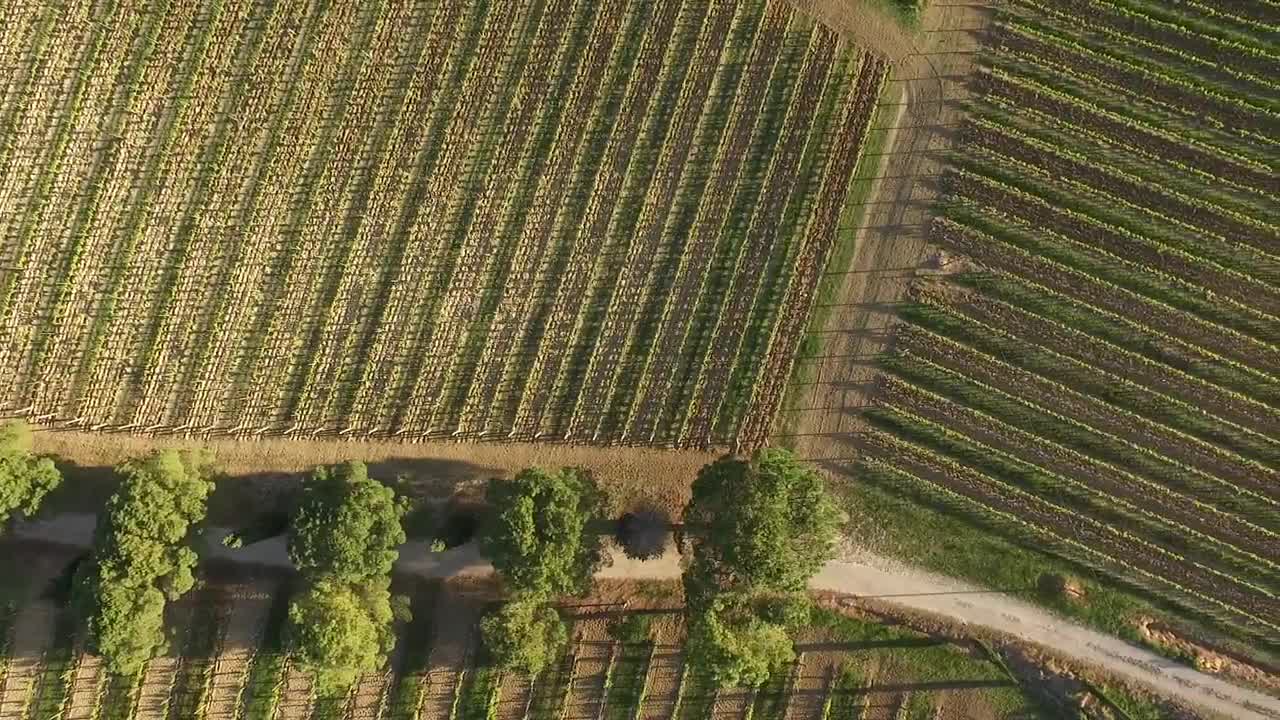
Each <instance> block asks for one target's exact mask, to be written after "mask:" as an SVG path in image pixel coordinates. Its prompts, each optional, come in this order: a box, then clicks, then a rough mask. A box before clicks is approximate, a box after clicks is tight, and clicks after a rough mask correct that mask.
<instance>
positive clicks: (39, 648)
mask: <svg viewBox="0 0 1280 720" xmlns="http://www.w3.org/2000/svg"><path fill="white" fill-rule="evenodd" d="M57 616H58V611H57V608H55V607H54V606H53V605H52V604H51V603H48V602H45V601H37V602H34V603H31V604H29V605H27V606H26V607H24V608H23V609H22V610H19V611H18V615H17V617H15V618H14V622H13V630H12V632H13V639H12V642H11V643H10V646H9V647H10V648H11V649H10V651H9V658H10V659H9V669H8V671H7V672H6V673H5V675H4V685H3V686H2V687H0V720H22V718H23V716H24V715H25V714H26V712H27V706H28V705H29V704H30V702H31V700H32V698H33V697H34V695H35V689H36V681H37V680H38V679H39V678H40V670H41V668H42V667H43V666H44V654H45V652H47V651H48V650H49V648H50V647H51V646H52V645H53V630H54V623H55V621H56V620H57Z"/></svg>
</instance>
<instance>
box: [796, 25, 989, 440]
mask: <svg viewBox="0 0 1280 720" xmlns="http://www.w3.org/2000/svg"><path fill="white" fill-rule="evenodd" d="M796 1H797V2H802V1H803V0H796ZM808 4H809V5H810V6H811V7H812V8H813V11H814V12H815V13H817V14H818V15H819V16H820V17H822V18H823V19H824V20H825V21H826V22H828V23H830V24H831V25H832V26H833V27H835V28H836V29H837V30H838V31H840V32H842V33H844V34H847V35H848V36H849V37H851V38H853V39H854V40H855V41H859V40H861V42H863V43H865V44H866V45H868V46H869V47H875V48H879V49H881V50H882V51H884V52H886V54H887V55H888V56H889V57H890V58H892V59H893V60H894V66H893V70H892V72H891V75H890V79H889V88H890V90H892V89H894V88H897V89H899V90H900V91H901V94H900V98H901V101H902V102H903V103H904V104H903V105H902V107H901V109H900V111H899V113H898V114H897V117H894V118H893V119H892V120H891V121H890V122H889V123H888V124H889V126H890V127H892V128H894V129H891V130H889V136H888V138H887V141H886V146H885V148H884V150H883V151H884V152H886V153H891V154H887V155H885V156H884V157H886V158H887V162H885V163H884V164H883V166H882V167H881V169H880V172H879V177H880V180H878V181H877V183H876V186H875V187H874V188H873V190H872V192H871V196H870V197H869V198H868V202H867V206H866V208H867V209H866V213H865V215H864V216H863V218H862V223H861V225H862V229H861V230H860V232H859V236H858V238H857V250H856V253H855V255H854V258H853V260H852V262H851V263H850V265H849V267H831V268H829V269H828V272H830V273H845V275H844V285H843V287H841V288H840V290H839V292H838V294H837V296H836V297H835V298H834V299H833V300H832V303H833V304H834V305H835V311H834V312H832V313H831V314H830V316H829V318H828V320H827V323H826V326H825V327H824V328H823V332H824V348H823V352H822V358H820V359H817V360H815V362H816V368H815V380H814V383H813V384H812V386H811V387H808V388H801V389H800V391H801V392H800V394H799V398H798V402H797V407H796V408H794V409H792V410H790V412H794V413H796V416H795V417H793V418H792V421H793V422H792V423H791V424H790V425H791V427H792V428H793V431H794V432H795V433H796V437H795V443H794V444H795V447H796V449H797V451H798V452H799V453H800V454H801V456H802V457H806V458H810V459H815V460H819V459H821V460H831V459H839V458H848V457H851V456H852V455H853V453H854V448H853V447H852V445H851V444H850V443H849V439H848V438H849V434H850V433H853V432H856V431H858V430H860V429H861V428H862V421H861V419H860V418H859V417H858V414H857V413H856V412H855V410H856V408H858V407H860V406H862V405H864V404H865V403H866V398H867V395H868V392H869V387H868V382H869V381H870V379H871V378H872V377H873V376H874V369H873V368H872V367H871V366H870V362H869V361H870V360H871V359H873V358H874V357H875V356H877V355H879V354H880V353H881V352H882V351H883V350H884V349H885V347H886V345H887V343H888V341H889V337H888V331H889V328H890V325H891V323H892V322H893V319H894V313H893V306H894V305H895V304H896V303H898V302H900V301H902V300H903V298H904V297H905V294H906V291H907V288H908V285H909V283H910V281H911V279H912V278H913V277H914V276H916V275H917V274H918V270H919V269H920V268H922V267H925V266H926V265H927V261H928V258H929V257H930V255H931V253H930V249H929V242H928V237H927V232H926V230H927V224H928V221H929V206H930V205H931V204H932V202H933V200H934V199H935V197H936V195H937V189H936V187H935V183H934V180H933V178H934V177H935V176H937V175H938V174H939V173H940V171H941V169H942V162H941V157H940V151H941V150H943V149H945V148H946V147H948V146H949V143H950V138H949V136H950V132H951V130H950V128H949V126H951V125H952V124H953V123H955V121H956V120H957V119H958V118H959V117H960V113H961V110H960V108H959V106H958V100H961V99H963V97H964V96H965V95H966V90H965V88H964V86H963V80H962V78H964V77H966V76H968V75H970V74H971V73H972V72H973V71H974V67H973V63H972V55H971V54H970V53H969V52H968V51H971V50H973V49H974V48H975V47H976V46H977V44H978V38H977V35H976V33H975V31H974V30H973V29H974V28H981V27H983V26H984V25H985V23H986V22H987V14H988V13H987V11H986V10H985V9H984V8H981V7H974V6H963V5H956V4H946V5H945V6H944V5H934V6H931V7H930V8H929V10H928V11H927V12H926V13H925V15H924V17H923V18H922V21H921V27H922V29H923V32H922V33H920V34H918V35H915V36H911V35H909V34H906V33H904V32H903V31H901V30H900V29H897V28H896V27H893V26H891V25H889V24H888V22H889V21H888V20H887V19H886V20H884V21H883V22H882V21H880V20H877V19H876V15H877V14H876V13H869V12H864V11H862V10H861V9H859V8H857V7H856V5H851V4H850V3H845V2H838V1H837V0H808ZM890 95H891V96H892V93H890Z"/></svg>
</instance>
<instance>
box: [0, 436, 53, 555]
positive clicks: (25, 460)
mask: <svg viewBox="0 0 1280 720" xmlns="http://www.w3.org/2000/svg"><path fill="white" fill-rule="evenodd" d="M61 483H62V473H60V472H58V468H56V467H54V464H53V461H52V460H50V459H48V458H42V457H37V456H36V455H34V454H32V452H31V428H30V427H29V426H28V425H27V424H26V423H25V422H22V421H13V422H7V423H4V424H3V425H0V530H3V529H4V528H5V526H6V525H8V523H9V520H10V519H12V518H13V516H14V515H15V514H20V515H24V516H27V517H30V516H32V515H35V514H36V512H37V511H38V510H39V509H40V504H41V503H42V502H43V501H44V498H45V496H46V495H48V494H49V493H50V492H52V491H53V490H54V488H56V487H58V485H60V484H61Z"/></svg>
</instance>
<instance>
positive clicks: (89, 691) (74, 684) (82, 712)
mask: <svg viewBox="0 0 1280 720" xmlns="http://www.w3.org/2000/svg"><path fill="white" fill-rule="evenodd" d="M106 679H107V673H106V671H105V670H104V668H103V664H102V658H100V657H98V656H97V655H93V654H90V653H82V654H81V656H80V662H79V664H78V665H77V666H76V672H75V675H74V676H72V678H71V688H70V690H69V691H68V696H67V706H66V707H67V709H66V712H65V713H63V715H62V720H94V718H95V717H96V714H97V712H98V703H99V702H100V701H101V700H102V694H103V692H104V690H105V687H104V685H103V683H104V682H105V681H106Z"/></svg>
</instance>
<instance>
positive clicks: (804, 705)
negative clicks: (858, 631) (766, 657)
mask: <svg viewBox="0 0 1280 720" xmlns="http://www.w3.org/2000/svg"><path fill="white" fill-rule="evenodd" d="M804 641H805V640H804V639H803V638H802V639H800V643H801V644H803V642H804ZM843 659H845V656H844V654H843V653H829V652H801V653H800V657H799V658H797V661H796V668H795V673H794V674H793V675H792V676H791V688H790V690H789V691H788V692H787V709H786V714H785V716H784V717H785V719H786V720H821V718H822V716H823V715H822V708H823V705H824V704H825V703H826V701H827V694H828V693H829V692H830V691H831V682H832V679H833V678H834V673H835V671H836V668H837V667H839V665H840V662H841V661H842V660H843Z"/></svg>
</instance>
